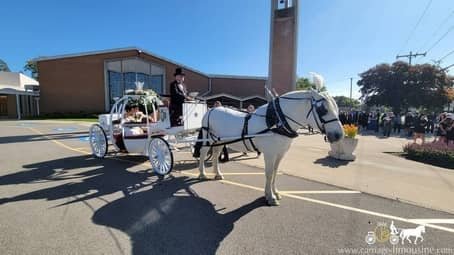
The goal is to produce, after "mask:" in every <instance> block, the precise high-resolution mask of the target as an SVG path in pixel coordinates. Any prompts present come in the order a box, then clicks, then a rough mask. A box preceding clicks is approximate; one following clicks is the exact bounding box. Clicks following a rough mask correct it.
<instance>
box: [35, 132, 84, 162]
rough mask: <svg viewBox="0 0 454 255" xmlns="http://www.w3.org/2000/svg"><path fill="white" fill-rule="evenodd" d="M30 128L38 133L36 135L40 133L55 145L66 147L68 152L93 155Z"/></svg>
mask: <svg viewBox="0 0 454 255" xmlns="http://www.w3.org/2000/svg"><path fill="white" fill-rule="evenodd" d="M28 128H29V129H31V130H33V131H34V132H36V133H38V134H40V135H42V136H44V137H46V138H47V139H49V140H50V141H52V142H54V143H55V144H58V145H60V146H62V147H64V148H66V149H68V150H72V151H76V152H79V153H82V154H85V155H90V154H91V153H89V152H86V151H83V150H79V149H76V148H73V147H70V146H68V145H66V144H64V143H62V142H60V141H57V140H55V139H54V138H52V137H50V136H48V135H46V134H44V133H42V132H41V131H39V130H37V129H35V128H32V127H28Z"/></svg>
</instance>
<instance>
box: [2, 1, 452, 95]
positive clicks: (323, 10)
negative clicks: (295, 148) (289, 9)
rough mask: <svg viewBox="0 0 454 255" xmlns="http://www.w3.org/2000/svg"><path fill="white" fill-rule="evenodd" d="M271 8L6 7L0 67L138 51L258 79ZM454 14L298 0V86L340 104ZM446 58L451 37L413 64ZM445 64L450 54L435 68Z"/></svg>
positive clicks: (427, 42) (221, 4)
mask: <svg viewBox="0 0 454 255" xmlns="http://www.w3.org/2000/svg"><path fill="white" fill-rule="evenodd" d="M429 2H431V4H430V5H429V7H428V9H427V12H426V14H425V15H424V17H423V19H422V20H421V22H420V24H419V25H418V26H417V27H416V29H415V30H414V33H411V32H412V30H413V28H414V27H415V25H416V23H417V21H418V19H419V18H420V17H421V14H422V13H423V11H424V9H425V8H426V6H427V5H428V3H429ZM269 8H270V1H268V0H243V1H231V0H191V1H187V0H166V1H157V0H155V1H149V0H143V1H139V0H130V1H101V0H99V1H94V0H79V1H48V0H47V1H46V0H41V1H12V0H8V1H3V2H2V5H1V9H0V14H1V15H0V17H1V18H2V20H3V22H2V24H3V27H2V32H1V33H0V59H3V60H4V61H5V62H7V63H8V65H9V66H10V68H11V69H12V71H20V70H21V69H22V67H23V65H24V63H25V61H26V60H27V59H30V58H34V57H38V56H50V55H59V54H66V53H77V52H83V51H92V50H102V49H110V48H121V47H127V46H137V47H141V48H144V49H146V50H149V51H151V52H154V53H156V54H158V55H162V56H165V57H167V58H170V59H172V60H175V61H177V62H180V63H183V64H185V65H187V66H190V67H193V68H196V69H199V70H201V71H203V72H206V73H216V74H236V75H258V76H266V75H267V73H268V51H269V48H268V47H269V16H270V10H269ZM453 11H454V1H452V0H432V1H430V0H367V1H365V0H318V1H314V0H312V1H309V0H300V12H299V24H300V27H299V40H298V71H297V73H298V76H307V75H308V73H309V72H311V71H315V72H318V73H320V74H322V75H323V76H324V77H325V79H326V81H327V87H328V91H330V92H331V94H333V95H348V94H349V87H350V85H349V77H354V78H357V74H358V73H360V72H362V71H365V70H367V69H368V68H370V67H372V66H374V65H376V64H378V63H383V62H387V63H391V62H393V61H395V56H396V55H397V54H398V53H399V54H408V52H409V51H410V50H413V51H425V50H427V49H429V48H430V47H431V46H432V45H433V44H434V43H435V42H436V41H437V40H438V39H439V38H440V37H441V36H442V35H443V34H445V33H446V32H447V31H448V30H449V29H450V28H452V26H454V15H451V16H449V15H450V14H452V13H453ZM447 17H450V18H449V19H446V18H447ZM443 21H446V22H444V23H443ZM440 24H443V25H442V26H440ZM453 30H454V29H453ZM410 34H412V36H411V37H410ZM406 41H408V43H405V42H406ZM452 50H454V31H451V32H450V33H448V34H447V36H446V37H445V38H444V39H443V40H441V41H440V42H439V43H438V44H437V45H436V46H435V47H433V49H432V50H431V51H430V52H429V53H428V55H427V57H424V58H421V57H419V58H417V59H416V60H415V61H416V63H424V62H431V60H433V59H440V58H441V57H443V56H444V55H446V54H447V53H449V52H451V51H452ZM450 64H454V54H452V55H450V56H448V57H446V58H445V59H444V60H443V62H442V64H441V65H442V66H448V65H450ZM451 73H454V68H453V69H451ZM188 82H189V86H190V81H188ZM354 96H355V97H357V96H359V94H358V93H357V87H356V86H354Z"/></svg>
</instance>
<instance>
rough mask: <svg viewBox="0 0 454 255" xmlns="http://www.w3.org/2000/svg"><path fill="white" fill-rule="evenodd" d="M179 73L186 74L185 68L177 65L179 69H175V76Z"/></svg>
mask: <svg viewBox="0 0 454 255" xmlns="http://www.w3.org/2000/svg"><path fill="white" fill-rule="evenodd" d="M177 75H183V76H184V71H183V68H181V67H177V69H175V73H174V74H173V76H177Z"/></svg>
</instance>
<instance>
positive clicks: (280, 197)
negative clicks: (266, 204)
mask: <svg viewBox="0 0 454 255" xmlns="http://www.w3.org/2000/svg"><path fill="white" fill-rule="evenodd" d="M274 195H275V196H276V199H277V200H281V199H282V196H281V194H279V193H277V192H276V193H274Z"/></svg>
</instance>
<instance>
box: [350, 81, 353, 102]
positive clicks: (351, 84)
mask: <svg viewBox="0 0 454 255" xmlns="http://www.w3.org/2000/svg"><path fill="white" fill-rule="evenodd" d="M352 86H353V77H351V78H350V101H351V100H352Z"/></svg>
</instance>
